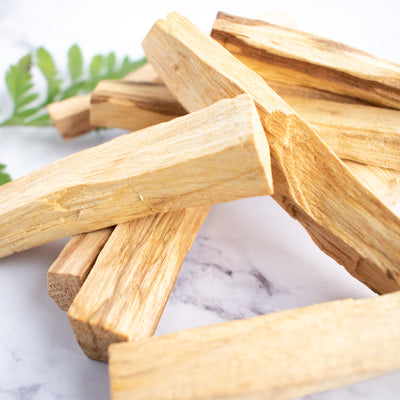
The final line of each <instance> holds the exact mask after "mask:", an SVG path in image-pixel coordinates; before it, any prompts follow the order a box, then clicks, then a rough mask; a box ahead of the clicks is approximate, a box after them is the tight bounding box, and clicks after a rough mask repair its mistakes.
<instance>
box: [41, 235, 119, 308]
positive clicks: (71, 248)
mask: <svg viewBox="0 0 400 400" xmlns="http://www.w3.org/2000/svg"><path fill="white" fill-rule="evenodd" d="M113 229H114V228H111V227H110V228H105V229H101V230H99V231H94V232H90V233H82V234H80V235H76V236H74V237H73V238H72V239H71V240H70V241H69V242H68V243H67V245H66V246H65V247H64V249H63V250H62V251H61V253H60V255H59V256H58V257H57V259H56V260H55V261H54V262H53V264H52V265H51V266H50V268H49V270H48V271H47V288H48V290H49V295H50V297H51V298H52V299H53V300H54V301H55V302H56V304H57V305H58V306H59V307H60V308H61V309H62V310H64V311H67V310H68V308H69V307H70V305H71V304H72V302H73V300H74V298H75V296H76V295H77V294H78V292H79V290H80V288H81V287H82V285H83V282H85V280H86V278H87V276H88V274H89V272H90V271H91V269H92V267H93V265H94V263H95V261H96V259H97V256H98V255H99V253H100V251H101V250H102V248H103V246H104V245H105V243H106V242H107V239H108V238H109V237H110V235H111V233H112V231H113Z"/></svg>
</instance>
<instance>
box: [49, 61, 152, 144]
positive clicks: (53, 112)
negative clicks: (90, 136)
mask: <svg viewBox="0 0 400 400" xmlns="http://www.w3.org/2000/svg"><path fill="white" fill-rule="evenodd" d="M124 79H126V80H135V79H137V80H141V81H145V80H149V81H153V80H157V79H158V75H157V74H156V73H155V72H154V69H153V68H152V67H150V65H149V64H145V65H144V66H142V67H140V68H138V69H137V70H136V71H133V72H131V73H130V74H128V75H127V76H126V77H125V78H124ZM90 96H91V95H90V94H87V95H78V96H73V97H70V98H68V99H65V100H61V101H58V102H56V103H52V104H49V105H48V106H47V110H48V112H49V115H50V118H51V119H52V121H53V124H54V126H55V127H56V128H57V130H58V132H59V133H60V135H61V136H62V137H63V138H64V139H66V140H69V139H73V138H76V137H78V136H81V135H83V134H85V133H88V132H90V131H91V130H93V129H95V128H96V126H94V125H92V124H91V123H90ZM97 126H99V125H97Z"/></svg>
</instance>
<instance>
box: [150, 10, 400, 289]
mask: <svg viewBox="0 0 400 400" xmlns="http://www.w3.org/2000/svg"><path fill="white" fill-rule="evenodd" d="M143 47H144V49H145V53H146V56H147V59H148V60H149V61H150V62H151V63H152V64H153V66H154V67H155V69H156V70H157V72H158V73H159V74H160V76H161V78H162V80H163V81H164V82H165V83H166V84H167V86H168V87H169V89H170V90H171V92H172V93H173V94H174V96H176V98H177V99H178V100H179V101H180V102H181V104H182V105H183V106H184V107H185V109H187V110H189V111H193V110H196V109H199V108H201V107H205V106H207V105H209V104H212V103H214V102H215V101H217V100H218V99H221V98H229V97H233V96H236V95H237V94H239V93H244V92H246V93H248V94H250V95H251V96H252V97H253V99H254V100H255V103H256V105H257V109H258V112H259V115H260V118H261V121H262V123H263V126H264V130H265V133H266V135H267V138H268V141H269V144H270V149H271V162H272V171H273V179H274V191H275V192H274V198H275V200H276V201H277V202H278V203H279V204H280V205H281V206H282V207H283V208H284V209H285V210H286V211H287V212H288V213H289V215H291V216H292V217H293V218H296V219H297V220H298V221H299V222H300V223H301V224H302V225H303V226H304V227H305V228H306V230H307V231H308V232H309V234H310V236H311V237H312V239H313V240H314V241H315V243H316V244H317V245H318V246H319V247H320V248H321V249H322V250H323V251H324V252H326V253H327V254H328V255H330V256H332V257H333V258H334V259H335V260H336V261H337V262H339V263H340V264H342V265H343V266H345V268H346V269H347V271H348V272H349V273H351V274H352V275H353V276H354V277H356V278H357V279H359V280H360V281H361V282H363V283H365V284H366V285H367V286H369V287H370V288H371V289H372V290H374V291H376V292H378V293H385V292H391V291H394V290H398V289H399V288H400V261H399V260H400V245H399V243H400V219H399V218H398V217H397V216H396V215H395V214H394V213H392V212H391V211H390V210H389V209H388V208H387V207H386V206H385V205H384V204H383V203H382V202H381V201H380V200H379V199H378V198H377V197H375V196H374V195H372V193H371V192H369V191H368V190H366V189H365V188H364V186H363V185H362V184H361V183H360V182H359V181H358V180H357V179H356V178H355V177H354V176H353V175H352V174H351V173H350V172H349V170H347V169H346V168H345V166H344V164H343V163H342V162H341V161H340V160H339V159H338V158H337V157H336V156H335V154H334V153H333V152H332V151H331V150H330V149H329V148H328V146H327V145H326V144H325V143H324V142H323V141H322V140H321V139H320V138H319V136H318V135H317V134H316V133H315V131H314V130H313V129H312V128H311V127H310V126H309V125H307V123H306V122H304V120H302V119H301V118H300V117H299V116H298V115H297V114H296V113H295V111H294V110H293V109H292V108H291V107H290V106H288V105H287V104H286V103H285V102H284V101H283V100H282V99H281V98H280V97H279V96H278V95H277V94H276V93H275V92H274V91H273V90H272V89H271V88H269V86H268V85H267V84H266V83H265V82H264V81H263V79H262V78H261V77H260V76H259V75H257V74H256V73H255V72H254V71H252V70H250V69H249V68H248V67H246V66H245V65H244V64H242V63H241V62H240V61H239V60H237V59H236V58H235V57H234V56H233V55H231V54H230V53H229V52H228V51H227V50H226V49H224V48H223V47H222V46H221V45H220V44H218V43H217V42H216V41H214V40H213V39H211V38H209V37H208V36H206V35H205V34H203V33H202V32H201V31H200V30H198V29H197V28H196V27H195V26H193V25H192V24H191V23H190V22H189V21H188V20H187V19H185V18H183V17H181V16H180V15H179V14H177V13H173V14H171V15H169V16H168V19H167V20H159V21H158V22H157V23H156V24H155V25H154V26H153V28H152V29H151V31H150V33H149V34H148V35H147V37H146V38H145V40H144V42H143Z"/></svg>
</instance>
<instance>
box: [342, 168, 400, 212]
mask: <svg viewBox="0 0 400 400" xmlns="http://www.w3.org/2000/svg"><path fill="white" fill-rule="evenodd" d="M343 163H344V165H345V166H346V167H347V168H348V169H349V170H350V172H351V173H352V174H353V175H354V176H355V177H356V178H357V179H358V180H359V181H360V182H361V183H362V184H363V185H364V186H365V187H366V188H367V189H368V190H370V191H371V193H373V194H374V195H375V196H377V197H379V199H381V200H382V201H383V202H384V203H385V204H386V205H387V206H388V207H394V206H395V205H396V204H397V203H398V202H399V201H400V171H394V170H392V169H386V168H378V167H372V166H371V165H364V164H359V163H356V162H353V161H346V160H345V161H343Z"/></svg>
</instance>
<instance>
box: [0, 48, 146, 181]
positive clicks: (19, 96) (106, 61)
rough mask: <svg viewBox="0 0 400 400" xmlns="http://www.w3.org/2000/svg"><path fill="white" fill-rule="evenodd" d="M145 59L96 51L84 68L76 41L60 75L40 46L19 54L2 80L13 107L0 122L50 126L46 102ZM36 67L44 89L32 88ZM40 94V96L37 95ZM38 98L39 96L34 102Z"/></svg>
mask: <svg viewBox="0 0 400 400" xmlns="http://www.w3.org/2000/svg"><path fill="white" fill-rule="evenodd" d="M145 63H146V59H144V58H143V59H140V60H131V59H130V58H129V57H128V56H127V57H125V58H124V59H123V60H122V61H121V62H117V57H116V55H115V53H114V52H110V53H108V54H106V55H101V54H96V55H95V56H93V58H92V59H91V61H90V63H89V64H88V67H86V68H85V65H84V59H83V56H82V51H81V49H80V48H79V46H78V45H77V44H74V45H72V46H71V47H70V48H69V50H68V74H67V77H64V76H62V75H61V74H60V70H59V69H58V68H57V66H56V64H55V63H54V60H53V57H52V56H51V54H50V53H49V52H48V51H47V50H46V49H45V48H44V47H40V48H39V49H37V50H36V51H35V52H34V53H33V54H31V53H29V54H27V55H25V56H24V57H22V58H21V59H20V60H19V61H18V62H17V63H16V64H14V65H11V66H10V67H9V68H8V70H7V72H6V75H5V83H6V86H7V89H8V92H9V94H10V97H11V100H12V103H13V107H12V113H11V115H10V116H9V117H8V118H6V119H5V120H3V121H2V122H0V127H1V126H9V125H27V126H50V125H51V119H50V117H49V114H48V112H47V110H46V106H47V105H48V104H50V103H53V102H55V101H59V100H63V99H66V98H68V97H72V96H75V95H78V94H84V93H89V92H91V91H92V90H93V89H94V88H95V86H96V85H97V83H98V82H99V81H100V80H103V79H119V78H122V77H123V76H125V75H127V74H128V73H129V72H131V71H134V70H135V69H137V68H139V67H140V66H142V65H143V64H145ZM33 68H37V69H38V70H39V71H40V73H41V74H42V75H43V77H44V78H45V81H46V93H39V92H38V91H37V90H36V89H35V85H34V82H33V78H32V69H33ZM41 95H42V96H41ZM39 98H43V100H42V101H39V102H38V99H39ZM4 169H5V165H3V164H0V185H2V184H4V183H6V182H8V180H10V176H9V175H8V174H5V173H3V172H2V171H3V170H4Z"/></svg>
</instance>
